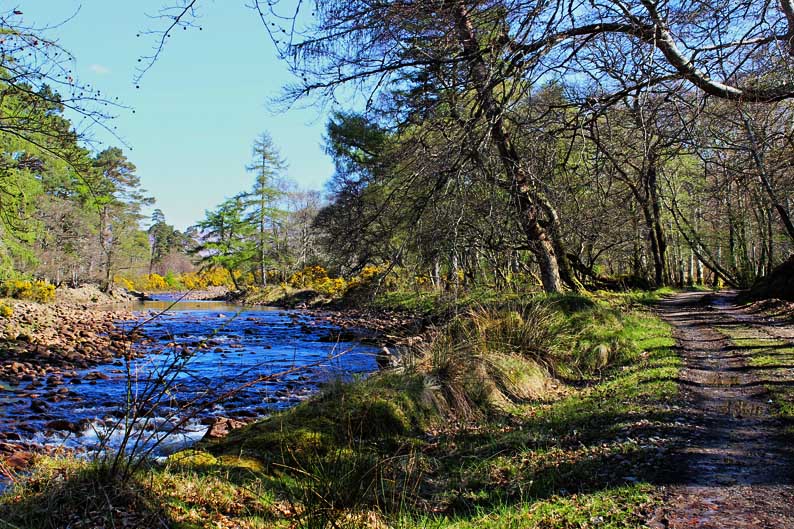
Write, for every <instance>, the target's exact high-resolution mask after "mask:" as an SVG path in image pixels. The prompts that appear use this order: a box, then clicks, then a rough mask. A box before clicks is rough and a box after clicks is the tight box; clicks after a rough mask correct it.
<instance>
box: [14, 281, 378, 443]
mask: <svg viewBox="0 0 794 529" xmlns="http://www.w3.org/2000/svg"><path fill="white" fill-rule="evenodd" d="M135 310H139V311H141V318H139V319H138V320H137V321H129V322H123V323H121V324H120V325H122V326H124V327H133V326H136V325H142V329H143V331H144V334H145V335H146V336H147V339H145V340H143V341H142V342H141V343H139V344H138V345H137V346H136V347H137V349H138V352H139V354H140V355H139V356H138V357H136V358H135V359H133V360H130V361H123V360H121V359H119V360H117V361H115V362H114V363H111V364H107V365H100V366H95V367H93V368H90V369H86V370H82V371H77V372H74V373H71V374H70V376H69V377H68V378H66V377H65V380H63V384H62V385H60V386H58V389H57V391H58V392H59V394H60V395H61V398H57V399H48V402H47V403H46V408H45V407H42V408H40V409H37V406H36V402H38V401H39V399H41V395H42V394H44V393H47V390H48V389H52V388H48V387H47V385H46V383H45V384H42V385H40V386H33V387H25V386H24V384H23V385H22V386H20V387H16V388H7V390H6V391H0V430H2V431H4V432H5V433H6V435H5V437H6V439H8V442H11V443H14V442H16V443H19V444H20V445H21V446H38V447H42V448H45V449H51V448H58V447H64V448H67V449H71V450H75V451H77V452H84V453H92V452H96V451H97V450H103V449H108V448H109V449H117V448H118V447H119V446H120V445H121V444H122V443H124V442H125V439H126V446H127V448H128V449H129V448H130V447H132V446H135V447H136V448H137V449H140V448H141V447H148V448H151V450H150V452H151V454H152V455H155V456H157V455H166V454H168V453H170V452H173V451H176V450H179V449H181V448H184V447H186V446H189V445H190V444H192V443H194V442H195V441H197V440H198V439H201V438H202V437H203V436H204V435H205V433H206V432H207V430H208V427H209V425H210V424H211V423H212V422H213V419H214V418H217V417H224V418H226V417H230V418H235V419H241V420H252V419H255V418H260V417H264V416H267V415H268V414H270V413H272V412H273V411H274V410H278V409H283V408H285V407H288V406H292V405H294V404H296V403H298V402H300V401H301V400H304V399H306V398H307V397H308V396H309V395H311V394H312V393H314V392H316V391H317V390H318V388H319V387H320V386H321V385H322V384H323V383H327V382H329V381H332V380H334V379H340V378H341V379H349V378H350V377H353V376H365V375H366V374H368V373H371V372H373V371H375V370H376V369H377V362H376V358H375V356H376V353H377V351H378V348H377V347H375V346H374V345H367V344H364V343H361V342H360V341H357V340H356V339H355V338H354V337H353V336H351V335H350V334H349V333H345V332H341V333H340V332H339V329H338V328H337V327H335V326H334V325H332V324H331V323H329V322H328V321H326V320H324V319H322V318H319V317H317V316H316V315H312V314H309V313H305V312H301V311H293V310H281V309H273V308H265V307H241V306H236V305H229V304H225V303H221V302H214V301H183V302H178V303H175V304H174V301H173V299H169V298H168V297H166V296H163V297H162V299H160V300H157V301H149V302H144V303H142V304H141V305H140V306H138V307H136V308H135ZM53 387H55V386H53ZM51 393H52V391H50V394H51ZM130 417H136V418H137V420H136V421H134V422H131V421H130Z"/></svg>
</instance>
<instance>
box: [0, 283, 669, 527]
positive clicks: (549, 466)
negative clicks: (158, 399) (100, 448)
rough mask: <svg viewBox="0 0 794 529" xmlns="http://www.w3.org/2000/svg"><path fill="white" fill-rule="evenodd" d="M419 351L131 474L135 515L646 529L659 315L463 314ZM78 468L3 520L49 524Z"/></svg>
mask: <svg viewBox="0 0 794 529" xmlns="http://www.w3.org/2000/svg"><path fill="white" fill-rule="evenodd" d="M619 306H620V307H624V308H616V307H619ZM420 343H424V344H425V345H423V346H421V347H419V348H417V349H416V350H414V351H413V354H411V355H404V357H403V359H402V361H401V363H400V365H399V367H397V368H396V369H391V370H388V371H383V372H380V373H377V374H375V375H373V376H371V377H369V378H367V379H362V380H358V381H354V382H352V383H349V384H342V383H334V384H330V385H329V386H327V387H326V388H325V389H324V390H323V391H322V392H321V393H320V394H318V395H317V396H316V397H314V398H312V399H310V400H309V401H306V402H304V403H302V404H300V405H298V406H296V407H295V408H292V409H290V410H286V411H284V412H281V413H278V414H275V415H273V416H272V417H271V418H269V419H267V420H265V421H260V422H258V423H256V424H254V425H251V426H249V427H247V428H244V429H240V430H235V431H233V432H232V433H231V434H230V435H229V437H227V438H226V439H223V440H221V441H218V442H214V443H212V444H205V445H203V446H201V447H200V448H201V450H203V451H198V452H193V451H189V452H184V453H180V454H179V455H176V456H172V457H171V458H169V461H168V462H167V463H165V464H164V465H161V466H156V467H154V468H151V469H144V470H141V471H140V473H139V474H138V475H136V476H135V479H134V483H137V484H140V485H141V486H142V489H141V490H140V496H139V497H141V498H145V499H146V500H147V502H148V503H147V504H146V505H148V507H146V509H148V510H146V511H145V512H149V513H158V516H160V517H161V519H162V520H164V526H167V527H184V528H188V527H190V528H198V527H202V528H203V527H207V528H209V527H246V528H261V527H282V528H287V527H290V528H293V527H294V528H298V527H320V528H329V529H331V528H360V527H378V528H386V527H394V528H399V529H418V528H420V527H422V528H424V527H437V528H439V529H453V528H455V529H462V528H473V527H492V528H496V527H506V526H511V524H512V525H516V524H519V525H520V526H521V527H527V528H531V527H589V526H591V525H593V523H594V522H592V521H591V520H594V519H597V520H598V526H599V527H605V528H629V527H637V526H639V525H640V524H641V510H642V508H643V505H644V504H645V503H646V502H647V501H648V500H649V491H650V487H649V486H648V485H647V483H653V482H655V481H656V480H657V479H658V472H660V470H659V469H658V468H657V467H656V466H654V465H653V459H652V456H651V455H649V453H648V450H649V448H648V447H651V448H653V443H655V442H657V441H653V439H657V438H658V436H659V433H658V429H657V428H656V427H655V426H654V425H655V424H657V423H659V424H662V423H664V422H665V421H672V420H674V419H673V418H672V417H674V416H671V415H669V414H670V413H675V412H674V411H670V410H669V408H668V407H665V406H663V405H662V404H663V403H665V402H667V401H668V400H669V399H670V398H671V397H672V396H673V395H674V394H675V391H676V383H675V382H674V379H675V376H676V373H677V370H678V360H677V359H676V357H675V354H674V352H673V350H672V344H673V342H672V339H671V337H670V332H669V329H668V328H667V327H666V326H665V325H664V324H662V323H661V322H660V321H659V320H658V319H657V318H655V317H653V316H651V315H649V314H647V313H644V312H637V311H634V310H631V309H627V308H625V305H624V304H623V302H621V303H617V302H615V301H611V302H606V301H603V300H598V299H590V298H583V297H580V296H562V297H539V298H533V299H531V300H529V301H528V302H525V303H523V304H519V303H517V302H516V301H511V302H509V303H504V304H491V305H487V306H473V307H469V308H467V309H465V310H461V311H460V312H459V314H458V315H457V316H454V317H451V318H449V319H448V324H447V325H444V326H442V327H439V328H438V329H437V330H436V332H435V333H433V335H432V336H429V337H428V338H426V339H425V340H424V341H423V342H420ZM574 382H575V383H574ZM638 417H641V418H642V419H643V421H642V422H640V423H637V418H638ZM649 439H651V440H649ZM74 472H78V471H76V470H74V469H72V470H65V471H63V474H61V476H62V477H61V478H58V479H46V480H39V481H37V482H36V481H34V482H33V483H35V488H33V489H30V487H31V486H32V485H30V483H31V482H22V483H21V484H20V485H19V487H18V488H16V489H15V490H13V491H12V492H11V493H10V494H7V495H5V496H3V497H2V498H0V519H4V520H9V521H10V523H14V524H16V525H18V526H24V527H31V528H43V527H53V525H47V524H48V522H47V518H46V515H45V514H44V509H42V508H41V506H42V504H46V503H47V502H49V501H54V502H69V501H73V500H70V499H69V498H70V496H66V495H63V494H55V493H52V494H50V493H49V492H52V491H55V492H57V491H58V490H59V488H58V487H61V486H63V485H64V484H67V486H69V485H68V484H72V483H75V481H74V480H72V479H71V477H70V476H71V475H72V474H73V473H74ZM96 476H97V478H96V479H107V478H103V477H101V474H97V475H96ZM626 476H629V477H630V478H631V480H629V481H627V478H626ZM96 490H98V491H101V489H96ZM25 498H33V499H32V500H30V501H27V500H26V499H25ZM102 501H103V500H102V499H101V497H100V499H99V500H98V502H99V503H102ZM130 505H134V503H130ZM67 507H68V508H67ZM48 508H56V510H54V511H53V512H60V513H66V512H67V511H69V509H71V510H72V511H73V512H78V513H79V512H83V511H82V510H81V509H84V507H83V504H78V503H75V504H74V505H71V506H64V505H62V504H61V505H58V506H48ZM94 508H95V509H98V508H99V507H97V506H96V505H95V506H94ZM124 509H125V507H124V504H122V506H121V507H119V508H118V512H117V513H116V514H111V515H110V516H115V518H114V520H115V523H116V524H117V525H120V524H121V523H122V520H124V516H125V515H124ZM34 510H35V512H36V513H38V514H37V516H39V518H35V517H34V516H32V515H31V512H33V511H34ZM106 510H107V509H106ZM134 515H135V513H133V517H132V518H131V519H134ZM106 525H109V524H106Z"/></svg>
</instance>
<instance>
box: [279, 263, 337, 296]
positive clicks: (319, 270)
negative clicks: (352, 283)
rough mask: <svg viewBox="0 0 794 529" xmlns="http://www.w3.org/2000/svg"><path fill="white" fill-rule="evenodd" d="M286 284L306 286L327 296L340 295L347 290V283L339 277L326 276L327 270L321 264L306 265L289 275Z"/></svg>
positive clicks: (295, 286) (299, 286)
mask: <svg viewBox="0 0 794 529" xmlns="http://www.w3.org/2000/svg"><path fill="white" fill-rule="evenodd" d="M288 284H289V285H290V286H291V287H294V288H308V289H311V290H316V291H317V292H319V293H321V294H325V295H328V296H340V295H342V294H344V293H345V291H346V290H347V287H348V284H347V281H345V280H344V279H343V278H341V277H328V271H327V270H326V269H325V268H323V267H322V266H317V265H315V266H307V267H306V268H304V269H303V270H299V271H298V272H295V273H294V274H292V276H290V278H289V281H288Z"/></svg>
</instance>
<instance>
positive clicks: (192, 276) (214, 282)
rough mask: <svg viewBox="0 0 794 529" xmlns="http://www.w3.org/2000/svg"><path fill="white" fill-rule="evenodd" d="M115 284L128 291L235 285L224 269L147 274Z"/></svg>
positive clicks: (120, 280) (124, 278) (119, 278)
mask: <svg viewBox="0 0 794 529" xmlns="http://www.w3.org/2000/svg"><path fill="white" fill-rule="evenodd" d="M113 281H114V283H115V284H116V285H118V286H120V287H123V288H126V289H127V290H142V291H156V290H169V289H173V288H180V287H184V288H186V289H188V290H201V289H202V288H207V287H218V286H224V287H229V288H233V287H234V283H233V282H232V277H231V275H230V274H229V272H228V271H227V270H225V269H223V268H211V269H208V270H202V271H201V272H187V273H184V274H171V273H169V274H167V275H166V277H163V276H161V275H159V274H147V275H144V276H141V277H137V278H128V277H124V276H116V277H115V278H114V279H113Z"/></svg>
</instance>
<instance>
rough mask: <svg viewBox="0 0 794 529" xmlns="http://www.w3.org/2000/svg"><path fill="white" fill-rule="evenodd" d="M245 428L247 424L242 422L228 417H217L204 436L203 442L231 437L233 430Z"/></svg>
mask: <svg viewBox="0 0 794 529" xmlns="http://www.w3.org/2000/svg"><path fill="white" fill-rule="evenodd" d="M243 426H245V423H244V422H242V421H238V420H235V419H229V418H227V417H215V418H214V419H213V421H212V423H211V424H210V427H209V429H208V430H207V433H205V434H204V437H203V438H202V441H205V440H208V439H222V438H224V437H226V436H227V435H229V433H230V432H231V431H232V430H236V429H237V428H242V427H243Z"/></svg>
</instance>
